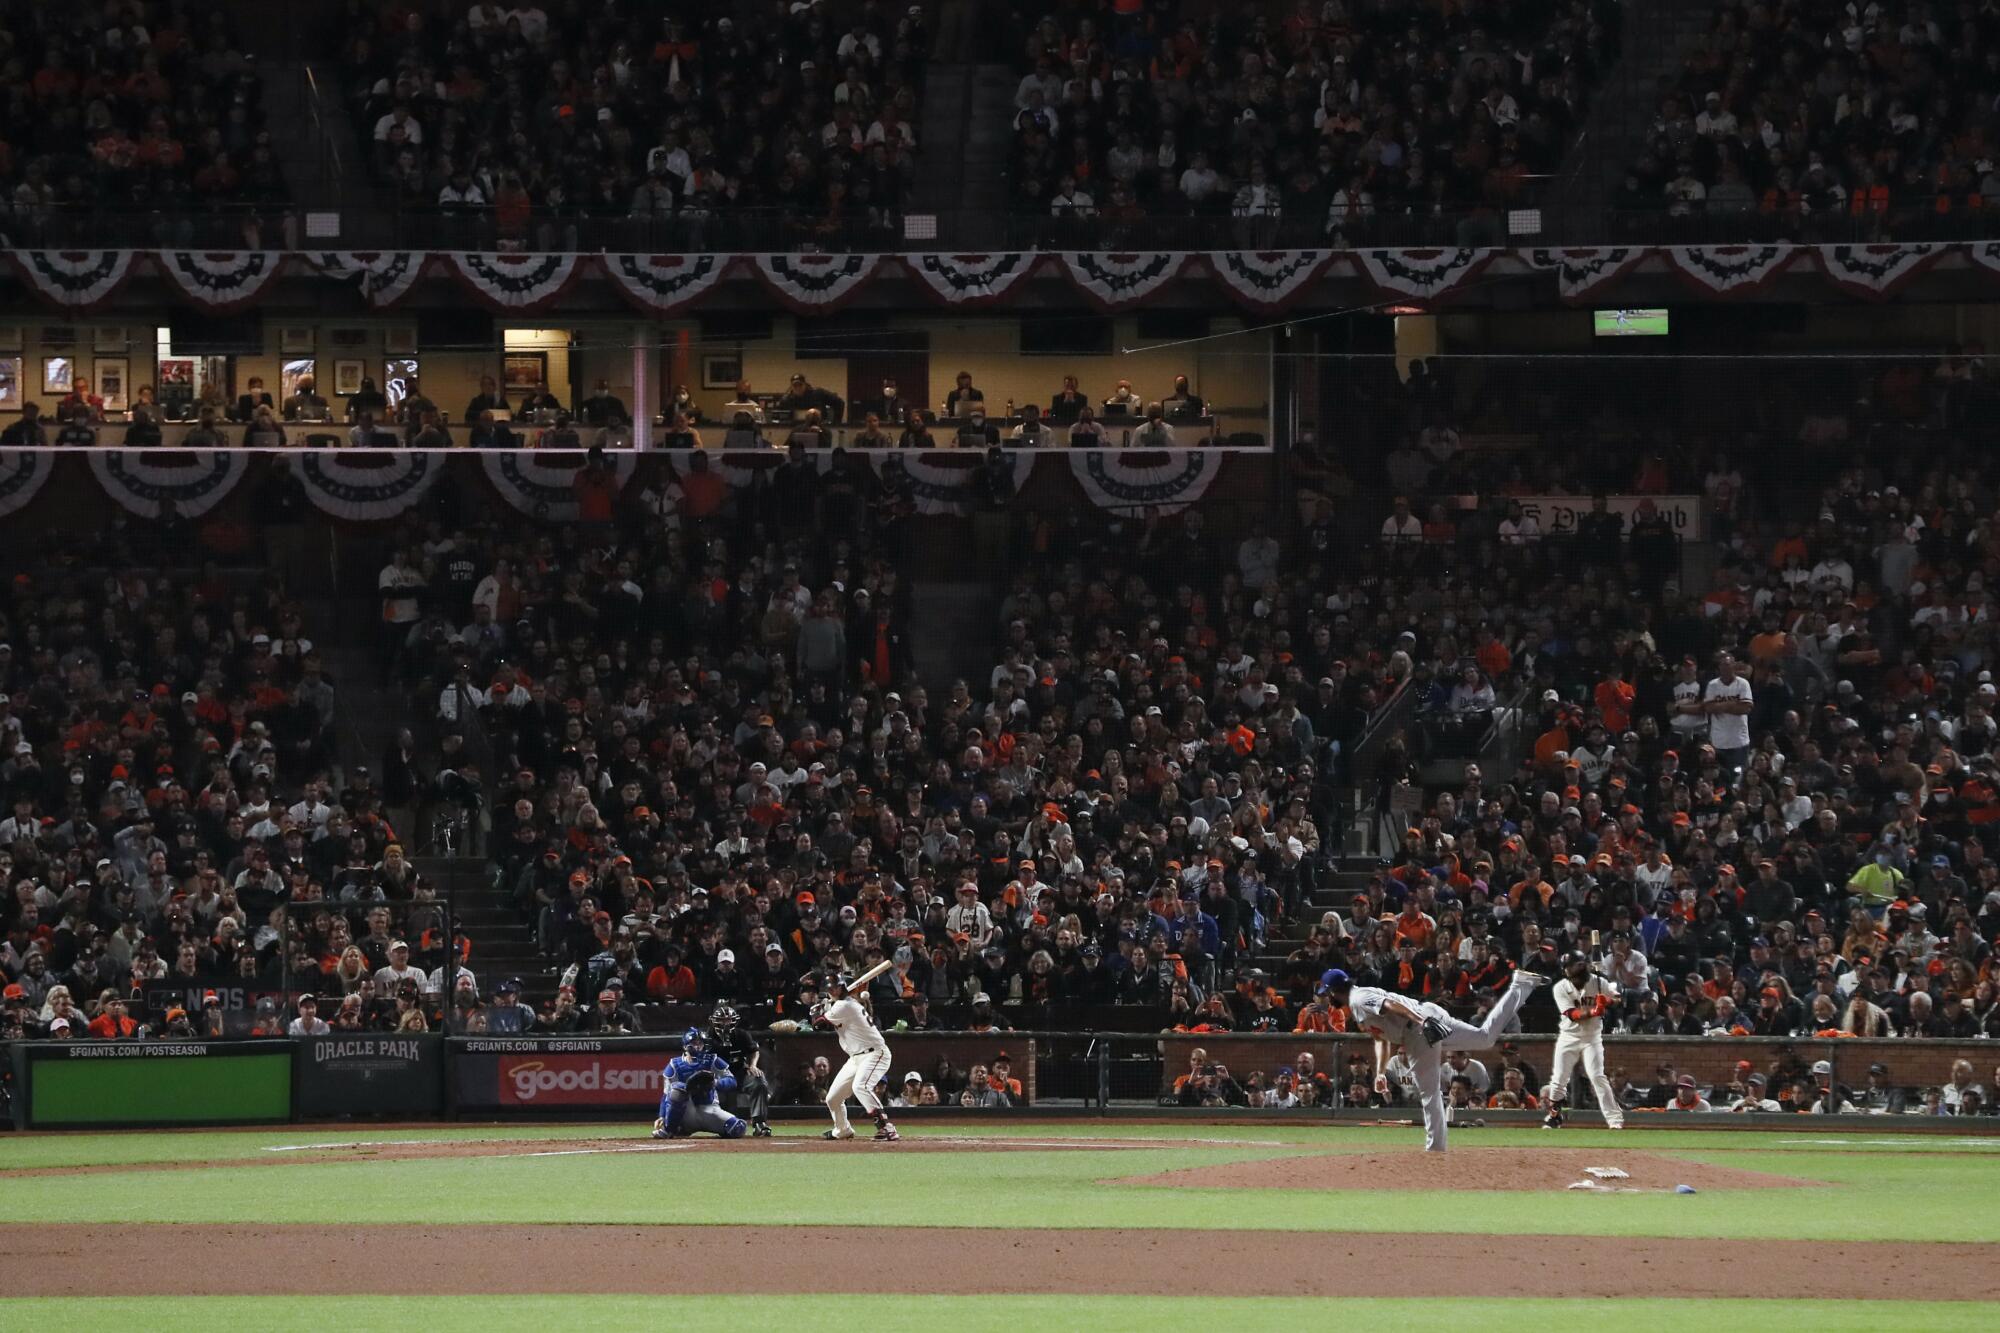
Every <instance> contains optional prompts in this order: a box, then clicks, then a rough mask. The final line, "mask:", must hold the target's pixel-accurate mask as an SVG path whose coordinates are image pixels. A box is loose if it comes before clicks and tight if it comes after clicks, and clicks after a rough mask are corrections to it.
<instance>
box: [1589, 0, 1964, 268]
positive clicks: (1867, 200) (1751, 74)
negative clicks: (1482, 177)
mask: <svg viewBox="0 0 2000 1333" xmlns="http://www.w3.org/2000/svg"><path fill="white" fill-rule="evenodd" d="M1993 37H1994V32H1993V21H1992V16H1991V15H1990V14H1987V13H1984V12H1983V11H1977V10H1973V9H1955V8H1950V7H1943V6H1939V7H1931V6H1916V7H1913V8H1910V9H1906V10H1899V11H1890V10H1887V9H1884V8H1882V7H1880V6H1874V5H1870V6H1866V7H1858V6H1854V5H1836V4H1828V3H1793V4H1786V5H1781V6H1779V7H1778V8H1776V9H1775V10H1767V9H1763V8H1759V7H1753V6H1748V5H1742V4H1721V5H1718V6H1717V7H1716V10H1715V14H1714V25H1713V27H1712V28H1711V30H1710V31H1709V32H1708V33H1707V34H1705V35H1704V36H1703V37H1702V38H1701V40H1700V41H1699V42H1698V43H1697V44H1696V46H1695V48H1694V50H1693V51H1692V52H1691V53H1690V54H1689V56H1688V57H1687V59H1686V62H1685V65H1684V68H1683V69H1682V71H1681V75H1680V78H1679V80H1678V82H1677V83H1675V84H1674V85H1673V86H1671V87H1670V88H1668V89H1666V90H1664V95H1663V96H1662V98H1661V101H1660V104H1659V108H1658V115H1657V117H1656V119H1655V120H1654V122H1653V125H1652V127H1651V133H1650V136H1649V143H1648V147H1647V150H1646V152H1645V153H1644V154H1643V155H1642V156H1641V158H1640V159H1639V160H1638V161H1636V162H1634V163H1633V164H1632V166H1631V168H1630V170H1629V171H1628V173H1627V175H1626V178H1625V181H1624V184H1623V186H1622V187H1621V189H1620V191H1619V196H1618V198H1617V200H1616V203H1617V206H1618V207H1619V209H1620V210H1621V211H1622V212H1624V213H1626V214H1628V216H1626V217H1625V218H1624V219H1623V224H1624V229H1625V232H1626V233H1627V234H1631V235H1638V234H1647V233H1650V234H1654V235H1659V234H1671V233H1673V232H1674V231H1677V230H1678V231H1681V232H1683V233H1695V234H1699V233H1700V232H1701V231H1702V230H1703V229H1706V230H1708V231H1712V232H1715V233H1716V234H1720V233H1721V230H1722V229H1725V228H1726V229H1729V230H1731V231H1732V232H1733V233H1734V234H1735V235H1736V236H1737V237H1739V238H1741V237H1748V236H1751V235H1757V236H1762V237H1765V238H1773V239H1774V238H1778V237H1789V238H1798V239H1808V240H1818V239H1831V240H1839V239H1848V238H1853V239H1879V238H1882V237H1885V236H1890V235H1894V236H1896V237H1899V238H1909V237H1923V236H1943V235H1983V234H1984V228H1985V227H1986V226H1987V225H1988V223H1987V221H1986V216H1987V214H1988V213H1989V212H1990V208H1991V206H1992V204H1993V202H1994V200H1995V199H1996V198H2000V173H1996V170H1995V165H1994V164H1995V160H1996V158H2000V152H1996V141H1995V132H1994V124H1993V106H1992V101H1993V76H1992V71H1991V70H1990V68H1987V67H1986V66H1984V65H1983V64H1982V63H1981V61H1980V58H1979V56H1978V54H1977V53H1978V52H1979V51H1980V50H1982V49H1983V48H1984V47H1986V46H1989V45H1991V43H1992V41H1993Z"/></svg>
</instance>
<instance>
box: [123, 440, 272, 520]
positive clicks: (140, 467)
mask: <svg viewBox="0 0 2000 1333" xmlns="http://www.w3.org/2000/svg"><path fill="white" fill-rule="evenodd" d="M251 457H252V456H251V455H250V454H248V453H246V452H244V451H243V450H241V449H202V450H197V451H194V452H191V453H182V452H179V451H175V452H174V453H171V454H165V453H162V454H154V453H152V452H151V451H147V450H129V449H92V450H90V470H91V471H92V472H94V473H95V474H96V475H97V484H98V485H100V486H102V487H103V488H104V493H105V494H106V495H108V496H110V497H111V499H112V501H113V502H114V503H115V504H117V505H118V507H119V508H121V509H123V510H125V511H126V512H127V513H132V514H137V515H139V516H140V517H141V518H158V517H159V516H160V506H161V505H162V504H165V503H168V502H171V503H172V504H173V506H174V510H175V512H177V513H179V514H180V515H181V516H182V517H184V518H200V517H201V516H202V515H203V514H206V513H207V512H208V511H209V510H211V509H213V508H215V507H216V506H217V505H218V504H221V503H222V500H223V497H225V496H227V495H228V494H229V493H230V492H231V491H233V490H235V489H236V483H237V482H239V481H241V480H243V474H244V472H245V471H247V470H248V468H249V466H250V459H251Z"/></svg>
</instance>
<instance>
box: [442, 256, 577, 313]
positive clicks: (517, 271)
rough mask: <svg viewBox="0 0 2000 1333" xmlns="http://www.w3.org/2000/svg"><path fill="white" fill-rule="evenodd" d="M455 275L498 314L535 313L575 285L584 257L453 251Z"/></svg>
mask: <svg viewBox="0 0 2000 1333" xmlns="http://www.w3.org/2000/svg"><path fill="white" fill-rule="evenodd" d="M446 258H448V259H449V260H450V261H451V266H452V270H453V272H455V273H457V274H458V276H459V279H460V281H462V282H464V283H465V285H466V286H468V287H470V288H471V289H472V290H473V292H474V293H475V294H477V295H478V297H479V299H480V300H482V301H484V302H485V303H486V304H487V305H489V306H491V307H492V308H493V309H495V310H498V311H503V312H506V311H523V310H534V309H537V308H539V307H541V306H545V305H547V304H548V303H549V302H551V301H553V300H555V299H556V298H557V297H559V296H561V295H562V294H563V293H564V292H566V291H568V290H569V285H570V283H571V282H573V281H575V279H576V275H577V270H578V268H579V267H581V265H582V263H583V256H581V255H573V254H539V255H517V254H500V253H496V252H493V251H484V250H454V251H452V252H450V253H449V254H448V255H447V256H446Z"/></svg>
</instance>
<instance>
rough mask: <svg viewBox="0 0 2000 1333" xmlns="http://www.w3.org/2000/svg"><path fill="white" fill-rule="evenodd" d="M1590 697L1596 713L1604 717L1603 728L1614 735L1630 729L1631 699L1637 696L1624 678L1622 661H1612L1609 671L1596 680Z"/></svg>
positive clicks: (1630, 683) (1630, 684)
mask: <svg viewBox="0 0 2000 1333" xmlns="http://www.w3.org/2000/svg"><path fill="white" fill-rule="evenodd" d="M1592 697H1593V701H1594V702H1595V703H1596V704H1597V711H1598V714H1599V715H1600V716H1602V717H1603V719H1604V727H1605V730H1607V731H1609V732H1610V733H1611V734H1612V735H1614V736H1619V735H1623V734H1624V733H1625V732H1627V731H1629V730H1631V728H1632V701H1633V699H1635V698H1636V697H1638V691H1637V690H1635V689H1634V688H1633V686H1632V682H1631V681H1629V680H1626V679H1625V666H1624V663H1622V662H1619V661H1617V660H1615V659H1614V660H1613V661H1612V663H1611V669H1610V671H1609V672H1607V673H1606V675H1605V677H1604V679H1603V680H1600V681H1598V682H1597V689H1596V690H1595V691H1593V692H1592Z"/></svg>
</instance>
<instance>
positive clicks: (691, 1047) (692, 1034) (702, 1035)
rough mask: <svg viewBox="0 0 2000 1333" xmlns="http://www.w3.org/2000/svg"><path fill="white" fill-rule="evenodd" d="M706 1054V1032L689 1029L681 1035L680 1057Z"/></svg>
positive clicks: (698, 1029)
mask: <svg viewBox="0 0 2000 1333" xmlns="http://www.w3.org/2000/svg"><path fill="white" fill-rule="evenodd" d="M707 1053H708V1034H707V1033H706V1032H703V1031H702V1030H701V1029H700V1028H689V1029H688V1030H687V1031H686V1032H683V1033H682V1034H681V1054H682V1055H706V1054H707Z"/></svg>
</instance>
